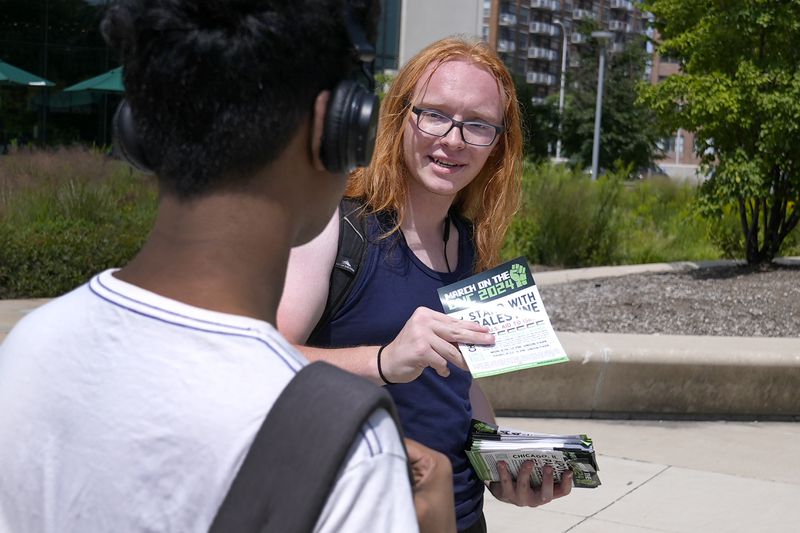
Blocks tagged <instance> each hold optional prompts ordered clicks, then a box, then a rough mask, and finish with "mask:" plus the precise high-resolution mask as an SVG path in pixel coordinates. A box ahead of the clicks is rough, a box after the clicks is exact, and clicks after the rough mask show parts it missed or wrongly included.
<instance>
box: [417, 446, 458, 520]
mask: <svg viewBox="0 0 800 533" xmlns="http://www.w3.org/2000/svg"><path fill="white" fill-rule="evenodd" d="M405 443H406V451H407V452H408V463H409V466H410V467H411V474H412V477H413V481H414V486H413V487H412V491H413V493H414V509H415V510H416V512H417V522H419V530H420V532H421V533H451V532H452V533H455V531H456V513H455V507H453V466H452V465H451V464H450V459H448V458H447V456H446V455H444V454H443V453H440V452H437V451H435V450H432V449H430V448H428V447H427V446H423V445H422V444H420V443H418V442H416V441H414V440H411V439H405Z"/></svg>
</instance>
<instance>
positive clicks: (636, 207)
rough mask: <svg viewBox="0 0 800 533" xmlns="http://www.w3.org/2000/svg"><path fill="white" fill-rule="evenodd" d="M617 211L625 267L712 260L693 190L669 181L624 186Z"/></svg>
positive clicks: (716, 253) (713, 254) (711, 248)
mask: <svg viewBox="0 0 800 533" xmlns="http://www.w3.org/2000/svg"><path fill="white" fill-rule="evenodd" d="M627 185H628V186H627V187H626V191H625V193H624V194H623V199H622V205H621V208H620V228H619V229H620V231H621V232H622V237H621V238H620V242H621V243H622V246H621V253H620V257H621V261H622V262H624V263H629V264H638V263H656V262H670V261H683V260H701V259H715V258H718V257H719V255H720V252H719V250H718V249H717V248H716V247H715V246H714V244H713V243H712V242H711V241H710V240H709V239H708V231H709V230H708V223H707V221H706V220H704V219H703V218H702V217H701V216H700V214H699V213H698V212H697V209H696V206H695V200H696V197H697V189H696V188H695V187H694V186H692V185H690V184H688V183H684V184H681V183H676V182H674V181H671V180H669V179H653V180H644V181H636V182H631V183H629V184H627Z"/></svg>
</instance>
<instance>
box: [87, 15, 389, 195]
mask: <svg viewBox="0 0 800 533" xmlns="http://www.w3.org/2000/svg"><path fill="white" fill-rule="evenodd" d="M346 4H350V5H351V7H352V9H351V11H352V13H353V17H354V18H355V20H356V21H358V23H359V24H363V27H364V29H365V30H366V32H367V36H368V38H370V40H371V41H372V42H374V34H375V25H376V20H377V14H378V13H377V11H378V8H379V6H378V0H367V1H362V2H353V1H352V0H351V1H349V2H348V1H347V0H200V1H194V0H119V1H116V2H114V3H113V4H112V5H111V6H110V7H109V8H108V9H107V11H106V13H105V16H104V18H103V21H102V23H101V32H102V33H103V36H104V37H105V39H106V41H107V42H108V43H109V45H111V46H112V47H114V48H117V49H118V50H119V51H120V53H121V57H122V63H123V67H124V76H125V87H126V98H127V99H128V101H129V102H130V106H131V109H132V112H133V117H134V121H135V124H136V127H137V129H138V133H139V135H140V137H141V138H142V141H143V142H142V144H143V148H144V151H145V153H146V154H147V160H148V162H149V163H150V165H151V166H152V167H153V170H154V171H155V172H156V174H157V175H158V177H159V180H160V183H161V186H162V188H163V189H165V190H167V191H169V192H172V193H175V194H177V195H178V196H179V197H182V198H188V197H191V196H195V195H198V194H202V193H204V192H206V191H208V190H210V189H214V188H219V187H225V186H230V185H231V184H233V183H235V182H236V181H237V180H240V179H243V178H245V177H247V176H248V175H250V174H252V173H253V172H254V171H255V170H257V169H259V168H262V167H263V166H264V165H266V164H268V163H270V162H271V161H273V160H274V159H276V158H277V156H278V155H279V154H280V153H281V152H282V151H283V149H284V148H285V147H286V145H287V144H288V142H289V140H290V139H291V137H292V136H293V135H294V133H295V131H296V129H297V127H298V125H299V124H300V121H301V120H304V119H305V118H306V117H307V116H308V115H309V113H310V111H311V108H312V105H313V101H314V98H315V96H316V95H317V94H318V93H319V92H320V91H321V90H324V89H332V88H333V87H334V86H335V85H336V83H337V82H339V81H340V80H342V79H344V78H346V77H348V74H350V73H351V72H352V71H353V68H354V67H355V66H356V62H355V57H354V54H353V53H352V51H351V48H352V45H351V43H350V41H349V38H348V35H347V31H346V29H345V21H344V12H345V5H346Z"/></svg>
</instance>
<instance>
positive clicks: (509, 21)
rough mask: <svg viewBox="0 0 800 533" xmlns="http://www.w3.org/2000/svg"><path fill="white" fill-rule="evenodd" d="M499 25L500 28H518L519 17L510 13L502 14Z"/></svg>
mask: <svg viewBox="0 0 800 533" xmlns="http://www.w3.org/2000/svg"><path fill="white" fill-rule="evenodd" d="M498 23H499V24H500V26H516V25H517V16H516V15H512V14H510V13H500V20H499V22H498Z"/></svg>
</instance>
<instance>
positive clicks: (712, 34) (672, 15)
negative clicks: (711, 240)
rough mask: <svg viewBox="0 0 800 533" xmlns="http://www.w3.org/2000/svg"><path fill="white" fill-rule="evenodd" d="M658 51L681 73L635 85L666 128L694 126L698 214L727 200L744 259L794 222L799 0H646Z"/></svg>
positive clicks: (798, 216) (772, 252)
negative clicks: (700, 165)
mask: <svg viewBox="0 0 800 533" xmlns="http://www.w3.org/2000/svg"><path fill="white" fill-rule="evenodd" d="M643 9H645V10H647V11H650V12H651V13H653V14H654V16H655V27H656V29H657V30H658V32H659V34H660V43H659V44H658V49H659V51H660V52H661V53H662V54H664V55H668V56H670V57H672V58H675V59H678V60H679V61H680V64H681V70H682V72H683V75H678V76H671V77H669V78H667V79H666V80H664V81H663V82H661V83H659V84H658V85H655V86H652V87H649V88H646V89H645V90H643V92H642V101H643V102H644V103H646V104H647V105H649V106H650V107H651V108H652V109H653V110H654V111H655V112H656V114H657V116H658V118H659V121H660V122H661V123H662V124H664V125H665V126H666V127H668V128H670V129H671V130H673V131H674V130H676V129H677V128H678V127H681V128H685V129H687V130H691V131H694V132H695V136H696V139H697V145H696V150H697V153H698V155H699V156H701V157H702V159H703V162H704V164H705V166H706V167H707V169H708V171H709V175H710V176H711V177H710V179H708V180H707V181H706V182H705V183H704V184H703V186H702V188H701V194H702V200H703V210H704V212H705V213H706V214H707V215H713V214H715V213H719V212H721V211H722V210H723V209H724V208H725V207H726V206H728V205H731V204H734V205H736V207H737V208H738V214H739V220H740V223H741V228H742V232H743V235H744V242H745V256H746V259H747V262H748V263H750V264H763V263H769V262H771V261H772V259H773V258H774V257H775V256H776V255H777V254H778V252H779V250H780V247H781V244H782V243H783V241H784V239H785V238H786V237H787V236H788V235H789V234H790V232H791V231H792V230H793V229H794V228H795V227H796V226H797V224H798V221H800V48H798V46H797V43H798V42H800V0H784V1H780V2H777V1H774V0H728V1H726V2H721V1H719V0H645V1H644V2H643Z"/></svg>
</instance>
